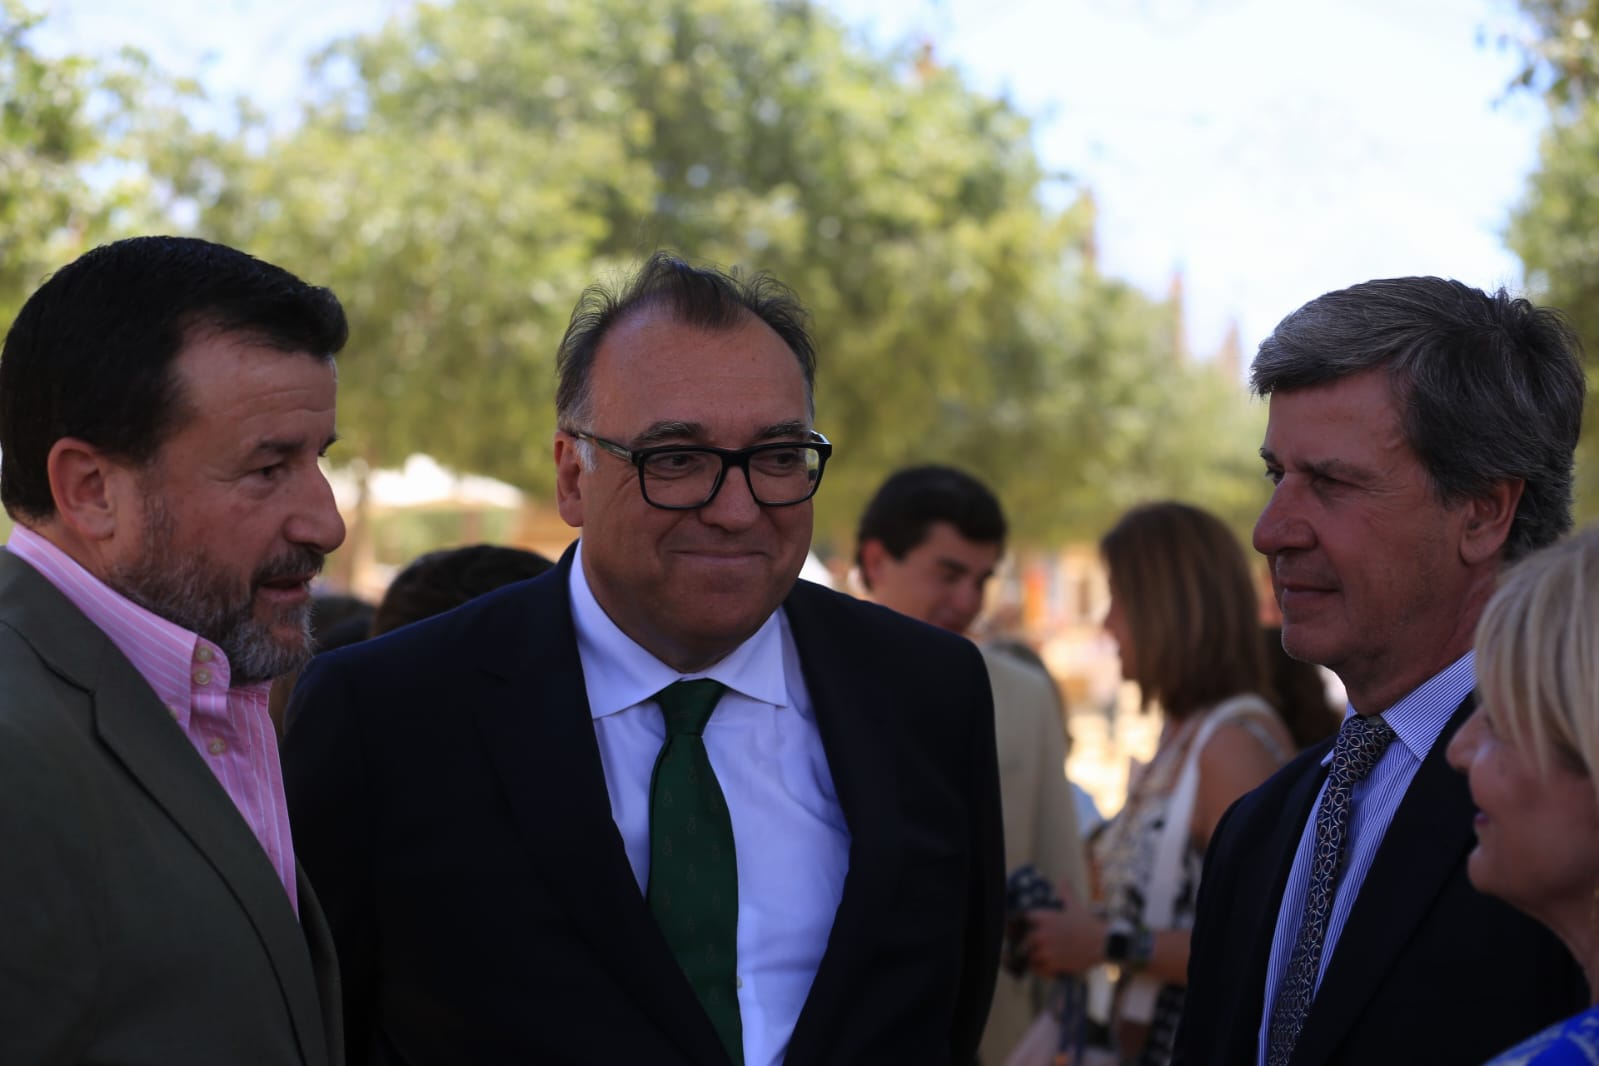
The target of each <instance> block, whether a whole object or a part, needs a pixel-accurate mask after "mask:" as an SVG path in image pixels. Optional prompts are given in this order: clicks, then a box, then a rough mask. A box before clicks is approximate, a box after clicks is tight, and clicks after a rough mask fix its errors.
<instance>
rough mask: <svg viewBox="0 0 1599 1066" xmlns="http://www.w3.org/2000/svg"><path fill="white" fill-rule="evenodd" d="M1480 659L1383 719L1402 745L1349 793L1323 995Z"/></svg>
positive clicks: (1278, 954)
mask: <svg viewBox="0 0 1599 1066" xmlns="http://www.w3.org/2000/svg"><path fill="white" fill-rule="evenodd" d="M1473 658H1474V653H1472V652H1469V651H1468V652H1467V653H1466V654H1465V655H1462V656H1461V657H1460V658H1458V659H1456V660H1455V661H1454V662H1453V663H1451V664H1450V665H1449V666H1447V667H1445V668H1444V669H1443V670H1442V671H1441V672H1439V673H1437V674H1434V675H1433V676H1432V677H1431V678H1429V679H1428V680H1427V681H1425V682H1424V683H1423V684H1422V685H1421V687H1419V688H1417V689H1415V690H1414V691H1412V692H1411V693H1410V694H1409V695H1408V696H1406V697H1405V698H1404V699H1402V700H1400V701H1399V702H1398V703H1396V704H1394V705H1393V706H1392V707H1390V708H1388V709H1387V710H1386V711H1383V712H1382V717H1383V721H1385V722H1387V723H1388V726H1389V728H1390V729H1392V730H1393V731H1394V736H1395V739H1394V742H1393V743H1391V744H1389V745H1388V748H1387V750H1386V751H1384V752H1383V753H1382V757H1381V758H1380V759H1378V760H1377V765H1376V766H1373V767H1372V768H1371V773H1370V774H1368V775H1366V778H1365V780H1363V781H1357V782H1355V785H1354V787H1353V788H1352V789H1351V790H1350V793H1349V800H1350V810H1349V833H1348V835H1347V836H1346V837H1345V838H1344V839H1345V845H1344V846H1345V849H1346V855H1345V865H1344V869H1343V872H1342V873H1340V874H1339V875H1338V884H1337V886H1336V887H1335V888H1334V889H1333V902H1332V909H1331V910H1330V911H1329V912H1328V914H1327V932H1326V936H1325V937H1324V938H1323V941H1322V948H1321V963H1320V967H1319V968H1318V969H1317V971H1316V987H1317V989H1320V988H1321V980H1322V978H1323V977H1325V976H1326V975H1327V964H1328V963H1329V962H1330V961H1331V960H1332V957H1333V951H1334V949H1335V948H1336V947H1337V946H1338V937H1339V935H1340V934H1341V933H1342V932H1343V930H1344V923H1345V922H1347V921H1348V920H1349V912H1350V911H1351V910H1353V909H1354V906H1355V897H1357V896H1358V895H1360V886H1361V885H1362V884H1364V883H1365V881H1366V873H1367V872H1368V871H1369V870H1370V869H1371V863H1372V860H1373V859H1375V858H1376V857H1377V849H1378V848H1379V847H1380V846H1381V845H1382V838H1383V837H1384V836H1385V835H1387V833H1388V825H1389V823H1391V822H1392V821H1393V820H1394V813H1395V812H1396V811H1398V810H1399V804H1400V802H1401V801H1403V800H1404V798H1405V793H1406V792H1407V791H1408V790H1409V788H1410V782H1411V781H1412V780H1414V779H1415V776H1416V771H1417V770H1419V769H1421V762H1422V760H1423V759H1425V758H1426V757H1427V753H1428V752H1430V751H1431V750H1432V747H1433V745H1434V744H1436V743H1437V742H1438V735H1439V734H1440V733H1442V732H1443V729H1444V726H1446V725H1448V724H1449V719H1450V717H1451V716H1452V715H1453V714H1454V713H1455V710H1456V708H1458V707H1459V706H1460V702H1461V701H1462V700H1464V699H1465V698H1466V694H1467V693H1468V692H1470V691H1471V689H1472V686H1473V684H1474V681H1473V677H1472V663H1473ZM1354 713H1355V709H1354V708H1353V707H1351V706H1347V705H1346V706H1345V708H1344V718H1345V720H1347V719H1348V718H1349V716H1350V715H1352V714H1354ZM1332 759H1333V749H1331V748H1329V749H1328V751H1327V754H1326V756H1325V757H1323V758H1322V760H1321V764H1322V765H1323V766H1329V765H1331V764H1332ZM1326 793H1327V784H1326V782H1325V781H1324V782H1322V786H1321V792H1320V793H1318V794H1317V796H1316V803H1315V805H1314V806H1313V807H1311V809H1310V817H1309V818H1308V819H1306V820H1305V828H1304V831H1303V832H1302V833H1301V834H1300V837H1299V850H1297V851H1296V852H1294V865H1293V866H1292V867H1291V868H1290V869H1289V872H1288V884H1287V885H1286V886H1285V887H1284V889H1283V898H1282V903H1281V904H1280V906H1279V908H1278V911H1277V930H1276V932H1275V934H1274V935H1273V936H1272V941H1271V959H1270V962H1269V964H1268V965H1267V967H1266V996H1265V999H1264V1001H1263V1002H1264V1007H1265V1009H1264V1010H1263V1011H1262V1012H1261V1016H1260V1042H1259V1047H1258V1049H1257V1052H1256V1056H1257V1060H1258V1062H1259V1064H1260V1066H1265V1062H1266V1049H1267V1046H1268V1044H1269V1043H1270V1038H1271V1011H1272V1007H1273V1005H1275V1004H1276V1002H1277V986H1278V985H1280V984H1281V983H1282V979H1283V974H1284V973H1286V972H1287V970H1288V960H1289V957H1290V956H1291V955H1292V954H1293V950H1294V939H1295V938H1296V937H1298V935H1299V920H1300V917H1301V916H1302V915H1303V914H1304V911H1305V894H1306V892H1307V891H1308V889H1309V886H1310V861H1311V854H1312V852H1314V851H1315V839H1316V812H1317V811H1318V810H1320V809H1321V800H1322V797H1323V796H1324V795H1326Z"/></svg>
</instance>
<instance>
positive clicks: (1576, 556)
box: [1448, 527, 1599, 1066]
mask: <svg viewBox="0 0 1599 1066" xmlns="http://www.w3.org/2000/svg"><path fill="white" fill-rule="evenodd" d="M1595 589H1599V527H1590V528H1588V529H1585V530H1583V531H1582V532H1580V533H1578V534H1577V535H1575V536H1574V537H1572V538H1571V539H1570V540H1568V541H1566V542H1565V543H1562V544H1557V545H1555V546H1554V547H1551V548H1545V549H1543V550H1542V551H1539V552H1537V553H1535V554H1533V555H1530V556H1528V557H1527V558H1526V559H1525V560H1524V561H1522V562H1520V563H1517V564H1516V565H1515V566H1514V567H1513V568H1512V569H1511V570H1510V571H1509V572H1508V573H1507V574H1506V576H1505V578H1504V582H1503V584H1501V585H1500V587H1499V590H1498V591H1497V592H1496V593H1494V597H1493V599H1491V600H1489V601H1488V606H1487V607H1486V608H1485V609H1484V610H1483V613H1482V618H1481V620H1480V621H1479V622H1478V623H1477V641H1476V659H1475V669H1476V672H1477V693H1478V696H1479V698H1480V700H1481V703H1480V704H1479V705H1478V707H1477V710H1476V712H1475V713H1473V714H1472V716H1471V717H1470V718H1468V719H1466V723H1465V724H1464V725H1463V726H1461V727H1460V731H1459V732H1457V733H1456V734H1455V735H1454V738H1453V739H1452V740H1451V741H1450V742H1449V750H1448V756H1449V764H1450V765H1451V766H1453V767H1454V768H1455V769H1456V770H1459V771H1460V772H1461V773H1463V774H1466V775H1467V777H1468V778H1469V780H1470V782H1471V799H1472V802H1473V803H1474V804H1475V805H1476V806H1477V809H1478V810H1477V816H1476V828H1477V846H1476V848H1475V849H1474V850H1473V851H1472V853H1471V856H1470V858H1468V859H1467V861H1466V873H1467V875H1468V876H1469V877H1470V878H1471V883H1472V885H1473V886H1474V887H1475V888H1477V889H1478V890H1479V891H1482V892H1486V893H1487V894H1488V895H1490V896H1497V897H1499V898H1500V899H1502V900H1504V901H1505V902H1506V903H1509V904H1510V905H1511V906H1513V907H1516V908H1517V909H1518V910H1521V911H1523V912H1525V913H1526V914H1528V915H1531V916H1532V917H1534V918H1536V919H1538V921H1540V922H1542V923H1543V924H1544V925H1546V926H1548V927H1549V930H1550V931H1551V932H1553V933H1554V934H1555V935H1556V936H1558V937H1559V938H1560V939H1561V941H1562V942H1563V943H1564V944H1565V945H1566V948H1567V949H1568V950H1569V951H1570V952H1571V954H1572V956H1573V957H1574V958H1575V959H1576V960H1577V963H1578V965H1580V966H1581V967H1582V971H1583V974H1584V975H1585V976H1586V977H1587V979H1588V988H1589V991H1590V998H1591V1001H1592V1002H1594V1003H1595V1005H1594V1006H1592V1007H1590V1008H1589V1009H1588V1010H1586V1011H1583V1012H1582V1013H1580V1014H1578V1015H1576V1016H1575V1017H1572V1018H1568V1019H1566V1020H1565V1021H1563V1022H1561V1023H1559V1024H1557V1025H1555V1026H1552V1027H1551V1028H1549V1029H1546V1030H1545V1031H1543V1032H1541V1033H1539V1034H1538V1035H1536V1036H1534V1037H1532V1038H1531V1039H1529V1040H1527V1041H1525V1042H1524V1043H1522V1044H1518V1045H1517V1046H1516V1047H1514V1048H1512V1049H1510V1050H1509V1051H1506V1052H1504V1053H1503V1054H1501V1055H1498V1056H1496V1057H1495V1058H1494V1059H1493V1060H1492V1062H1491V1064H1490V1066H1523V1064H1527V1066H1566V1064H1575V1063H1591V1062H1595V1061H1599V997H1594V995H1593V993H1594V992H1595V991H1596V990H1599V783H1596V782H1599V776H1596V771H1599V597H1596V596H1595V595H1594V591H1595ZM1502 976H1503V977H1505V978H1506V979H1510V980H1514V979H1515V977H1516V975H1514V974H1505V975H1502Z"/></svg>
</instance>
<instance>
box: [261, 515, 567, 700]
mask: <svg viewBox="0 0 1599 1066" xmlns="http://www.w3.org/2000/svg"><path fill="white" fill-rule="evenodd" d="M554 565H555V564H554V563H552V562H551V561H550V560H548V559H546V558H545V557H544V556H542V555H540V554H539V553H538V552H531V551H527V550H525V549H522V548H509V547H506V546H504V545H501V544H469V545H467V546H466V547H462V548H442V549H440V550H439V551H432V552H428V553H427V554H425V555H419V556H417V557H416V558H415V559H413V560H411V562H409V563H407V564H406V566H405V569H403V570H401V571H400V572H399V573H398V574H396V575H394V580H393V581H391V582H389V587H388V589H386V590H385V591H384V593H383V599H382V601H380V602H379V603H378V605H377V606H376V607H373V606H372V605H371V604H370V603H367V602H366V601H365V600H363V599H361V598H360V597H358V596H345V595H329V596H319V597H317V600H316V603H315V605H314V606H313V608H312V611H311V635H312V640H313V641H314V645H315V647H316V650H317V652H318V653H319V654H320V653H321V652H325V651H332V650H333V649H335V648H342V647H344V646H346V645H348V644H355V643H357V642H358V641H362V640H365V639H366V638H367V637H376V636H381V635H382V634H384V633H387V632H389V631H390V630H394V629H399V628H400V627H401V626H406V625H410V624H411V623H412V622H420V621H421V620H422V619H424V618H431V617H432V616H433V615H436V614H443V613H444V612H445V611H448V610H450V609H451V608H454V607H459V606H461V604H463V603H466V602H467V601H468V600H472V599H476V598H477V597H478V596H481V595H483V594H484V593H485V592H493V591H494V590H495V589H497V588H499V587H500V586H502V585H509V584H511V583H513V582H516V581H525V580H527V579H528V578H531V577H538V576H539V575H540V574H542V573H544V571H546V570H548V569H550V567H552V566H554ZM300 673H301V671H300V670H299V669H296V670H295V671H294V672H293V673H291V674H288V675H286V676H284V677H281V678H279V679H278V680H277V682H276V683H275V684H274V685H273V686H272V720H273V721H274V722H277V723H279V724H280V725H281V726H282V728H283V730H285V731H286V730H287V729H288V728H289V726H290V725H291V724H293V719H292V718H286V717H285V714H286V711H285V708H286V707H287V705H288V702H289V694H290V693H291V692H293V691H294V685H295V682H297V681H299V679H300Z"/></svg>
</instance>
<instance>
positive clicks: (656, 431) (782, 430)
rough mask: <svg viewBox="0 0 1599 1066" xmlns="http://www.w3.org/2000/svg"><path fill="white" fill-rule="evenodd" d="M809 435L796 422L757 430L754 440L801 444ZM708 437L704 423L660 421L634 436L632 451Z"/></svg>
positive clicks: (807, 429) (805, 426)
mask: <svg viewBox="0 0 1599 1066" xmlns="http://www.w3.org/2000/svg"><path fill="white" fill-rule="evenodd" d="M810 433H811V427H810V425H809V424H808V423H806V422H801V421H797V420H795V421H789V422H776V423H774V424H772V425H769V426H762V427H761V428H760V429H757V430H756V431H755V434H754V439H755V440H756V441H757V442H761V443H765V442H768V441H792V440H795V439H796V438H798V440H799V441H800V442H803V441H804V440H805V439H806V438H808V437H809V436H810ZM708 436H710V434H709V433H708V432H707V430H706V428H705V425H704V423H701V422H681V421H662V422H656V423H654V424H652V425H650V426H649V427H647V428H646V429H645V430H644V431H643V432H642V433H640V434H638V435H637V436H635V437H634V438H633V442H632V447H633V450H634V451H638V450H640V449H642V448H650V447H654V446H656V445H662V444H678V443H683V442H688V443H689V444H697V443H701V442H703V441H704V440H705V439H706V438H707V437H708Z"/></svg>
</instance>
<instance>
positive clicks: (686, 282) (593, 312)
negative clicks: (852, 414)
mask: <svg viewBox="0 0 1599 1066" xmlns="http://www.w3.org/2000/svg"><path fill="white" fill-rule="evenodd" d="M652 307H665V308H667V309H668V310H669V311H670V312H671V314H672V317H673V318H674V319H676V320H677V321H679V322H682V323H684V324H685V325H691V326H698V327H700V328H702V329H707V330H729V329H735V328H737V327H738V326H739V324H740V323H741V322H742V321H743V320H744V319H745V317H746V316H749V315H753V316H755V317H756V318H758V319H760V320H761V321H762V322H764V323H766V324H767V325H768V326H770V327H771V328H772V331H773V332H774V333H776V334H777V335H778V336H779V337H781V338H782V340H783V343H784V344H787V345H788V347H789V350H790V351H792V352H793V353H794V358H795V359H797V360H799V365H800V370H801V372H802V373H803V374H804V375H805V398H806V403H807V405H808V406H809V407H810V408H811V415H812V417H814V416H815V413H816V412H815V395H814V393H815V386H816V349H815V347H814V346H813V345H812V343H811V337H810V334H809V333H808V332H807V326H806V320H807V318H808V316H807V315H806V313H805V308H804V307H802V306H801V305H800V302H799V298H798V297H796V296H795V295H794V293H793V291H792V290H791V289H789V288H788V287H787V286H786V285H784V284H783V283H782V282H780V281H778V280H777V279H776V278H773V277H772V276H771V275H770V274H764V273H760V274H755V275H753V276H751V277H749V278H743V277H740V276H738V275H737V274H728V273H724V272H723V271H721V270H717V269H716V268H714V267H696V266H691V265H689V264H688V263H687V262H685V261H684V260H682V259H680V258H678V257H677V256H675V255H671V254H669V253H666V252H656V253H655V254H654V255H652V256H650V258H649V260H648V261H647V262H646V263H645V264H644V266H643V267H642V268H641V269H640V270H639V272H638V273H637V274H635V275H634V276H633V277H632V278H631V279H629V280H628V282H627V283H626V284H625V285H624V286H623V287H622V288H621V290H620V291H618V290H616V289H614V288H612V287H610V286H607V285H605V284H603V283H601V284H595V285H591V286H589V287H588V288H587V289H585V290H583V295H582V296H581V297H579V298H578V301H577V306H576V307H575V308H573V310H572V320H571V322H570V323H569V324H568V325H567V327H566V335H565V336H564V337H562V338H561V347H560V349H559V351H558V352H557V354H556V357H555V369H556V373H557V374H558V375H559V381H558V382H557V384H556V388H555V417H556V423H557V424H558V425H559V426H560V427H561V428H562V429H564V430H568V431H575V430H578V429H581V428H585V427H584V425H583V424H584V423H585V422H586V421H587V419H588V406H589V378H590V371H591V370H592V369H593V367H594V356H595V353H597V352H598V351H599V348H600V342H601V341H602V340H604V339H605V335H606V333H608V332H610V330H611V328H612V327H613V326H615V325H616V324H617V323H619V322H621V321H622V320H623V319H625V318H627V317H628V316H629V315H632V314H634V313H636V312H638V311H642V310H645V309H646V308H652Z"/></svg>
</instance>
